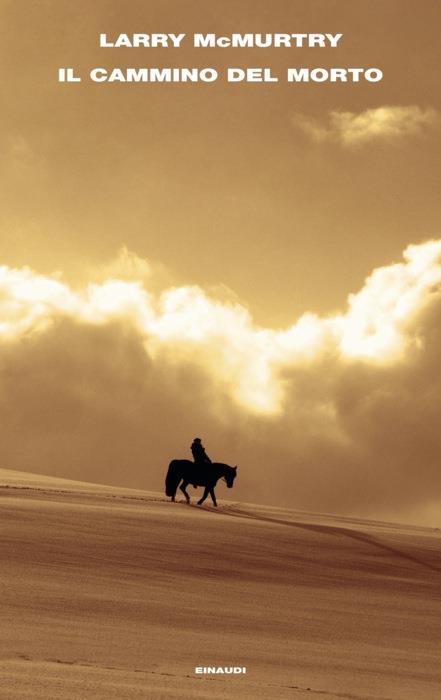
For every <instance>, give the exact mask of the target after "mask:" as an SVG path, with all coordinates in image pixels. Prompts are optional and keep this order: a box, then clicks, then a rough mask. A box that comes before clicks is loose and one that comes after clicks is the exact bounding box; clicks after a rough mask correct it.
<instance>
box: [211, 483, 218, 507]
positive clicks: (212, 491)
mask: <svg viewBox="0 0 441 700" xmlns="http://www.w3.org/2000/svg"><path fill="white" fill-rule="evenodd" d="M210 496H211V500H212V501H213V505H214V506H215V507H216V508H217V503H216V496H215V495H214V486H212V487H211V489H210Z"/></svg>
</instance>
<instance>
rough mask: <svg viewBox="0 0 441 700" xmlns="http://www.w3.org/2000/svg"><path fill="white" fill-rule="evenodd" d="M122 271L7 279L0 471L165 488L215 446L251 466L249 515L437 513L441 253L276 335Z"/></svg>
mask: <svg viewBox="0 0 441 700" xmlns="http://www.w3.org/2000/svg"><path fill="white" fill-rule="evenodd" d="M124 256H125V258H127V260H128V264H125V265H123V268H124V270H125V278H124V279H118V278H117V277H116V276H115V274H116V273H115V270H117V269H118V265H116V267H115V268H112V274H111V276H110V278H109V279H103V280H101V281H99V282H96V281H94V282H91V283H90V284H88V285H86V286H85V287H84V288H83V289H81V290H74V289H73V288H71V287H70V286H69V285H68V284H66V283H64V282H62V281H61V280H60V278H55V277H54V278H52V277H47V276H43V275H39V274H37V273H36V272H34V271H32V270H30V269H28V268H22V269H11V268H9V267H6V266H3V267H1V268H0V368H1V372H0V406H1V408H2V415H3V420H2V425H1V440H0V455H1V464H2V466H4V467H10V468H15V469H28V470H30V471H41V472H43V473H54V474H60V475H64V476H72V477H73V478H81V479H86V480H87V479H89V480H102V481H108V482H112V483H125V484H127V485H132V486H141V487H145V488H161V487H162V479H163V472H164V470H165V467H166V464H167V462H168V461H169V460H170V459H171V458H172V457H174V456H178V457H183V456H186V453H187V451H188V443H189V441H191V439H192V438H193V437H194V435H196V434H200V433H202V437H204V438H205V439H206V442H207V447H208V449H209V452H210V453H211V454H212V455H213V456H214V457H215V458H217V459H220V460H223V461H227V462H230V463H238V464H239V465H240V466H241V479H240V480H239V481H238V486H237V491H236V495H237V496H238V497H240V498H244V499H248V500H252V499H257V500H266V501H270V502H278V503H283V504H285V505H291V506H294V507H300V508H308V509H312V510H316V509H318V510H326V511H338V512H348V513H356V514H368V515H376V516H378V515H380V516H384V517H386V516H387V517H412V518H414V519H415V518H417V519H419V520H420V521H422V519H423V517H424V513H425V512H426V509H430V508H432V511H431V512H433V503H434V501H435V500H436V493H437V491H438V490H439V489H440V488H441V470H440V469H439V462H440V458H441V436H440V435H439V397H440V396H441V373H440V372H439V357H440V356H441V331H440V330H439V328H440V327H441V324H440V320H441V240H439V241H438V240H436V241H428V242H427V243H424V244H420V245H414V246H409V247H408V248H407V249H406V251H405V252H404V258H403V261H402V262H398V263H395V264H392V265H389V266H386V267H382V268H378V269H376V270H374V271H373V273H372V274H371V275H370V276H369V277H368V279H367V280H366V281H365V283H364V285H363V286H362V288H361V290H360V291H359V292H357V293H355V294H352V295H350V297H349V299H348V303H347V307H346V308H345V309H344V310H342V311H341V312H340V313H336V314H334V315H331V316H328V317H319V316H317V315H315V314H312V313H309V312H306V313H305V314H304V315H302V316H301V317H300V318H299V319H298V320H297V322H296V323H295V324H293V325H292V326H291V327H289V328H284V329H279V330H274V329H268V328H263V327H260V326H258V325H256V324H255V323H254V322H253V319H252V316H251V314H250V312H249V310H248V309H246V308H245V307H244V306H242V305H240V304H239V303H238V302H237V301H236V300H235V299H234V297H231V298H228V297H227V298H225V296H224V295H222V298H220V299H217V298H216V297H215V295H214V292H213V293H211V294H207V293H206V292H205V291H204V290H202V289H201V288H199V287H188V286H176V287H169V288H167V289H164V290H162V291H159V292H157V291H156V290H155V289H150V288H149V286H148V284H149V274H145V275H144V274H143V272H145V271H146V269H147V272H148V266H147V268H146V267H145V266H143V265H142V261H141V262H140V261H139V259H137V258H132V257H131V255H130V254H129V253H127V252H126V253H124ZM127 260H126V263H127ZM134 261H135V262H134ZM109 269H110V268H109ZM113 273H115V274H113ZM139 276H141V277H142V278H143V279H142V280H141V279H137V278H138V277H139ZM153 286H154V285H153ZM432 517H433V516H432Z"/></svg>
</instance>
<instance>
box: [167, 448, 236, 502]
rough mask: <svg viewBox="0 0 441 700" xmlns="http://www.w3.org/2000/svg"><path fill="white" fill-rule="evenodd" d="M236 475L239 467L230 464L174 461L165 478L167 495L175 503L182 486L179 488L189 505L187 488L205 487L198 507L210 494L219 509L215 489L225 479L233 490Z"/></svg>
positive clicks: (187, 460)
mask: <svg viewBox="0 0 441 700" xmlns="http://www.w3.org/2000/svg"><path fill="white" fill-rule="evenodd" d="M236 474H237V467H230V466H229V465H228V464H222V463H221V462H207V463H206V464H196V463H195V462H191V461H190V460H189V459H173V460H172V461H171V462H170V464H169V467H168V471H167V476H166V477H165V493H166V495H167V496H170V498H171V500H172V501H174V500H175V496H176V491H177V488H178V486H179V484H181V485H180V486H179V488H180V489H181V491H182V493H183V494H184V496H185V498H186V501H187V503H190V496H189V495H188V493H187V491H186V488H187V486H188V485H189V484H193V486H205V491H204V493H203V496H202V498H200V499H199V501H198V506H200V505H202V503H203V502H204V501H205V499H206V498H207V496H208V494H210V496H211V500H212V501H213V505H214V506H216V507H217V503H216V496H215V494H214V487H215V486H216V484H217V482H218V481H219V479H225V482H226V484H227V486H228V488H229V489H231V488H232V486H233V483H234V479H235V478H236ZM181 482H182V483H181Z"/></svg>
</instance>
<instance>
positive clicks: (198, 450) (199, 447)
mask: <svg viewBox="0 0 441 700" xmlns="http://www.w3.org/2000/svg"><path fill="white" fill-rule="evenodd" d="M191 453H192V455H193V459H194V461H195V464H198V465H199V464H201V465H203V464H211V459H210V458H209V456H208V455H207V453H206V452H205V447H204V446H203V444H202V441H201V438H195V439H194V440H193V442H192V445H191Z"/></svg>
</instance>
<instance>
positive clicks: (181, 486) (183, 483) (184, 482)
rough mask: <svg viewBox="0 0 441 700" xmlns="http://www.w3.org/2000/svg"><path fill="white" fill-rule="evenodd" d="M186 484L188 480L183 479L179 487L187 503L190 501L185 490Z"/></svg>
mask: <svg viewBox="0 0 441 700" xmlns="http://www.w3.org/2000/svg"><path fill="white" fill-rule="evenodd" d="M188 484H189V482H188V481H183V482H182V484H181V485H180V487H179V488H180V489H181V491H182V493H183V494H184V496H185V498H186V501H187V503H190V496H189V495H188V493H187V491H186V490H185V489H186V488H187V486H188Z"/></svg>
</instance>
